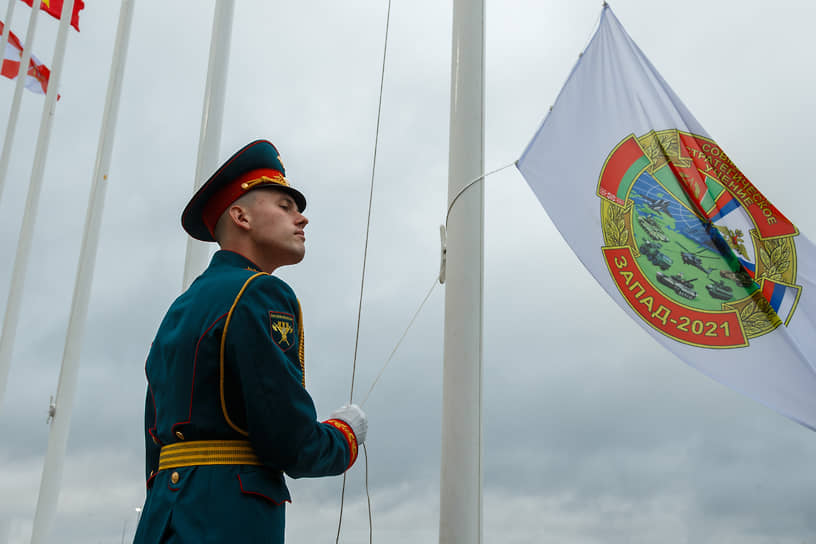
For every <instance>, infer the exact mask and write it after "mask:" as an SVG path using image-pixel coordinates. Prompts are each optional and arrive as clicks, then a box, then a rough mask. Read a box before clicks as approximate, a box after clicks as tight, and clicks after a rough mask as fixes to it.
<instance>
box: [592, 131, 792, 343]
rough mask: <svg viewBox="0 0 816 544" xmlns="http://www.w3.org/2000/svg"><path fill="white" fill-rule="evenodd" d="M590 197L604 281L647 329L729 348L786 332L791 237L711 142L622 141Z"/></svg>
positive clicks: (683, 138)
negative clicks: (596, 203)
mask: <svg viewBox="0 0 816 544" xmlns="http://www.w3.org/2000/svg"><path fill="white" fill-rule="evenodd" d="M597 196H598V197H600V199H601V229H602V234H603V242H604V245H603V247H602V248H601V251H602V253H603V257H604V260H605V262H606V265H607V268H608V270H609V273H610V275H611V277H612V279H613V281H614V282H615V284H616V285H617V288H618V290H619V291H620V293H621V295H622V296H623V298H624V299H625V300H626V302H627V303H628V304H629V306H630V307H631V308H632V309H633V310H634V311H635V312H636V313H637V314H638V315H639V316H640V317H641V318H642V319H643V320H644V321H645V322H646V323H648V324H649V325H650V326H651V327H653V328H654V329H656V330H658V331H659V332H661V333H662V334H664V335H666V336H669V337H671V338H673V339H674V340H677V341H678V342H682V343H685V344H690V345H694V346H699V347H705V348H736V347H745V346H747V345H748V344H749V340H750V339H752V338H756V337H759V336H762V335H764V334H766V333H768V332H771V331H772V330H774V329H775V328H777V327H778V326H779V325H781V324H783V323H784V324H785V325H787V324H788V323H789V322H790V320H791V318H792V317H793V314H794V312H795V310H796V305H797V302H798V300H799V296H800V294H801V291H802V288H801V287H800V286H797V285H796V245H795V243H794V237H795V236H796V235H797V234H798V231H797V229H796V227H794V226H793V225H792V224H791V223H790V222H789V221H788V220H787V219H786V218H785V217H784V216H783V215H782V214H781V213H779V211H778V210H777V209H776V208H774V207H773V206H772V205H771V204H770V203H769V202H768V201H767V200H765V198H764V197H763V196H762V195H761V194H760V193H759V191H757V189H756V188H755V187H754V186H753V185H752V184H751V182H750V181H748V179H747V178H745V176H743V175H742V173H741V172H740V171H739V169H738V168H737V167H736V166H735V165H734V164H733V163H732V162H731V161H730V159H728V156H727V155H726V154H725V153H724V152H723V151H722V149H721V148H720V147H719V146H718V145H717V144H716V143H715V142H714V141H713V140H711V139H709V138H706V137H702V136H697V135H694V134H690V133H686V132H682V131H679V130H662V131H651V132H648V133H646V134H644V135H641V136H639V137H635V136H634V135H629V136H627V137H626V138H624V139H623V140H622V141H621V142H620V143H619V144H618V145H617V146H616V147H615V148H614V149H613V150H612V152H611V153H610V154H609V156H608V157H607V159H606V161H605V163H604V165H603V168H602V170H601V174H600V178H599V181H598V189H597ZM745 233H748V236H746V234H745Z"/></svg>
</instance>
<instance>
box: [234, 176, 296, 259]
mask: <svg viewBox="0 0 816 544" xmlns="http://www.w3.org/2000/svg"><path fill="white" fill-rule="evenodd" d="M252 192H253V193H256V194H254V195H253V196H254V197H255V198H254V200H253V202H252V203H251V204H250V205H249V206H248V210H247V211H248V215H249V220H250V231H249V233H250V237H251V239H252V241H253V244H254V245H255V247H256V249H257V250H258V251H260V252H261V253H262V254H263V255H264V257H265V258H266V259H269V261H271V262H274V263H276V264H277V265H278V266H284V265H287V264H295V263H299V262H300V261H301V260H302V259H303V256H304V255H305V253H306V234H305V232H304V229H305V228H306V224H307V223H308V222H309V220H308V219H306V216H304V215H303V214H302V213H300V212H299V211H298V207H297V204H296V203H295V201H294V199H292V197H291V196H289V195H288V194H287V193H285V192H283V191H278V190H275V189H256V190H254V191H252Z"/></svg>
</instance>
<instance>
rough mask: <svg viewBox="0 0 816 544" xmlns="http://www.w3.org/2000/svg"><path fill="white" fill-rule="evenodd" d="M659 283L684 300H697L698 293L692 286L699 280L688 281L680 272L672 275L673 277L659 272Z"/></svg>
mask: <svg viewBox="0 0 816 544" xmlns="http://www.w3.org/2000/svg"><path fill="white" fill-rule="evenodd" d="M656 276H657V281H659V282H660V283H662V284H663V285H665V286H666V287H668V288H669V289H671V290H672V291H674V292H675V293H677V294H678V295H680V296H681V297H683V298H687V299H689V300H694V299H695V298H697V291H695V290H694V287H693V286H692V282H694V280H696V279H697V278H692V279H690V280H687V279H685V278H684V277H683V273H682V272H678V273H677V274H672V275H671V276H669V275H667V274H664V273H663V272H658V273H657V274H656Z"/></svg>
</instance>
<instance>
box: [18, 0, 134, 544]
mask: <svg viewBox="0 0 816 544" xmlns="http://www.w3.org/2000/svg"><path fill="white" fill-rule="evenodd" d="M133 4H134V0H122V5H121V7H120V10H119V25H118V27H117V30H116V43H115V45H114V50H113V60H112V61H111V71H110V77H109V79H108V93H107V98H106V99H105V110H104V113H103V115H102V128H101V130H100V134H99V145H98V147H97V152H96V163H95V165H94V173H93V184H92V186H91V193H90V197H89V199H88V212H87V214H86V216H85V231H84V233H83V236H82V249H81V250H80V254H79V266H78V269H77V275H76V280H75V283H74V296H73V300H72V302H71V317H70V320H69V322H68V331H67V334H66V338H65V349H64V350H63V352H62V367H61V368H60V376H59V382H58V384H57V394H56V396H55V398H54V404H53V405H52V410H51V416H52V417H51V428H50V430H49V434H48V450H47V452H46V454H45V462H44V464H43V473H42V479H41V481H40V493H39V496H38V497H37V511H36V513H35V515H34V527H33V530H32V535H31V542H32V544H35V543H39V542H46V541H47V539H48V535H49V534H50V532H51V526H52V525H53V521H54V516H55V514H56V511H57V501H58V499H59V492H60V484H61V482H62V469H63V465H64V460H65V450H66V446H67V443H68V433H69V431H70V427H71V413H72V411H73V405H74V397H75V393H76V385H77V375H78V373H79V362H80V361H79V356H80V352H81V350H82V340H83V337H84V332H85V322H86V317H87V314H88V301H89V299H90V295H91V284H92V282H93V274H94V264H95V262H96V250H97V247H98V245H99V230H100V229H99V226H100V223H101V221H102V210H103V207H104V204H105V191H106V189H107V185H108V172H109V171H110V163H111V154H112V152H113V142H114V136H115V132H116V119H117V116H118V114H119V97H120V96H121V90H122V78H123V75H124V71H125V60H126V58H127V49H128V43H129V41H130V27H131V19H132V14H133ZM62 16H63V18H65V17H66V16H65V13H64V12H63V15H62ZM68 19H69V20H70V16H69V17H68Z"/></svg>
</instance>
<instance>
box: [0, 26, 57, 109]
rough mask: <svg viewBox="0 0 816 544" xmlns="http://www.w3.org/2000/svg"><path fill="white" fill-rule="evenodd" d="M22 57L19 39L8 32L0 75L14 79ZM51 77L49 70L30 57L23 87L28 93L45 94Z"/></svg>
mask: <svg viewBox="0 0 816 544" xmlns="http://www.w3.org/2000/svg"><path fill="white" fill-rule="evenodd" d="M2 31H3V23H2V21H0V32H2ZM22 56H23V45H22V43H21V42H20V39H19V38H18V37H17V36H15V34H14V32H11V31H9V37H8V43H7V44H6V50H5V52H4V54H3V66H2V70H0V73H2V75H3V76H5V77H7V78H9V79H16V78H17V74H19V73H20V60H21V59H22ZM50 76H51V70H49V69H48V67H47V66H46V65H45V64H43V63H42V62H40V60H39V59H38V58H37V57H35V56H34V55H31V59H30V60H29V62H28V71H27V73H26V82H25V87H26V89H28V90H29V91H32V92H35V93H37V94H45V93H46V91H47V90H48V78H49V77H50Z"/></svg>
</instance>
